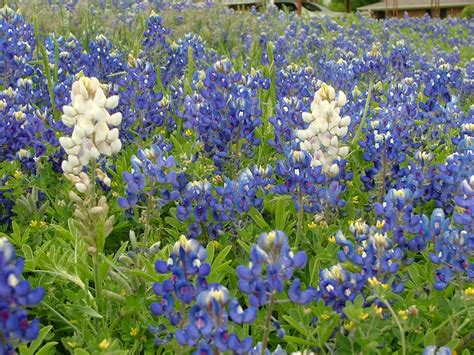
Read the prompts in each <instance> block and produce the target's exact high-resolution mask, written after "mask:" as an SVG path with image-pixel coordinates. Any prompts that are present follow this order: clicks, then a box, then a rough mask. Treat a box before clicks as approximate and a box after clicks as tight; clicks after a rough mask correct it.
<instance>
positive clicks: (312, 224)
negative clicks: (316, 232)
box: [308, 222, 317, 229]
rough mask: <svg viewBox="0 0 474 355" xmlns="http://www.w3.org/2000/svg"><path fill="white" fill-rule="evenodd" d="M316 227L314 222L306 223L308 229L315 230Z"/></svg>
mask: <svg viewBox="0 0 474 355" xmlns="http://www.w3.org/2000/svg"><path fill="white" fill-rule="evenodd" d="M316 226H317V224H316V223H314V222H311V223H308V228H309V229H314V228H316Z"/></svg>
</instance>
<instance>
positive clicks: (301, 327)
mask: <svg viewBox="0 0 474 355" xmlns="http://www.w3.org/2000/svg"><path fill="white" fill-rule="evenodd" d="M283 319H284V320H285V321H286V322H287V323H288V324H289V325H291V326H292V327H293V328H294V329H295V330H297V331H298V332H299V333H301V334H302V335H304V336H307V335H308V333H309V331H308V330H307V329H306V328H305V326H304V325H303V324H301V323H300V322H298V321H297V320H296V319H294V318H292V317H290V316H286V315H285V316H283Z"/></svg>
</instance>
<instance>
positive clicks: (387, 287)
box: [381, 284, 390, 290]
mask: <svg viewBox="0 0 474 355" xmlns="http://www.w3.org/2000/svg"><path fill="white" fill-rule="evenodd" d="M381 285H382V287H383V289H384V290H388V289H389V288H390V286H389V285H388V284H381Z"/></svg>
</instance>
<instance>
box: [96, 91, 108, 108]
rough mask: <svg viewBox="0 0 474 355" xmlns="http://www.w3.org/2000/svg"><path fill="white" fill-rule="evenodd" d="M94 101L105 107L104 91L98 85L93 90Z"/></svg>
mask: <svg viewBox="0 0 474 355" xmlns="http://www.w3.org/2000/svg"><path fill="white" fill-rule="evenodd" d="M94 102H95V103H96V104H97V105H99V106H100V107H105V103H106V102H107V97H105V94H104V91H103V90H102V88H100V87H99V88H98V89H97V91H96V92H95V96H94Z"/></svg>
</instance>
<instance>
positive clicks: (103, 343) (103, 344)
mask: <svg viewBox="0 0 474 355" xmlns="http://www.w3.org/2000/svg"><path fill="white" fill-rule="evenodd" d="M109 346H110V342H109V341H108V340H107V339H104V340H102V341H101V342H100V344H99V348H101V349H102V350H107V349H108V347H109Z"/></svg>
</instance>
